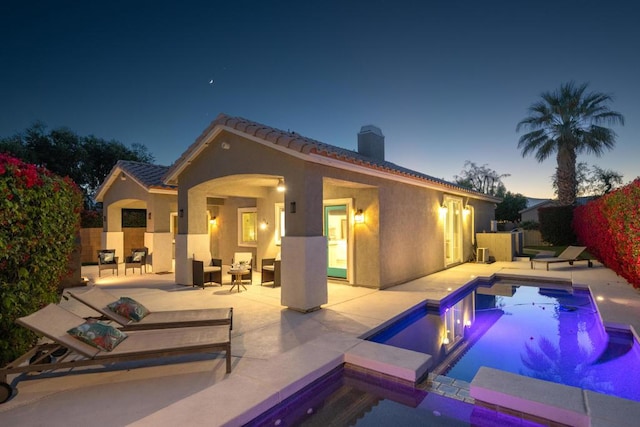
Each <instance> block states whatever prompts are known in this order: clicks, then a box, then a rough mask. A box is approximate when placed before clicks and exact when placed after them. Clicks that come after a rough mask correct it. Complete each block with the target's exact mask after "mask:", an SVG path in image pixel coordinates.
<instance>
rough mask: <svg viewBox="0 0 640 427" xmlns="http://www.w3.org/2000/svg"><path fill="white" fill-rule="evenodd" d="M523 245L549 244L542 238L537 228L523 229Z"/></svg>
mask: <svg viewBox="0 0 640 427" xmlns="http://www.w3.org/2000/svg"><path fill="white" fill-rule="evenodd" d="M523 233H524V246H551V245H550V244H549V243H547V242H545V241H544V240H542V235H541V234H540V231H538V230H523Z"/></svg>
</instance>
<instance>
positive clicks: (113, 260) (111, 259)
mask: <svg viewBox="0 0 640 427" xmlns="http://www.w3.org/2000/svg"><path fill="white" fill-rule="evenodd" d="M102 270H111V271H112V272H113V271H114V270H115V272H116V275H118V257H117V256H116V250H115V249H100V250H99V251H98V277H101V272H102Z"/></svg>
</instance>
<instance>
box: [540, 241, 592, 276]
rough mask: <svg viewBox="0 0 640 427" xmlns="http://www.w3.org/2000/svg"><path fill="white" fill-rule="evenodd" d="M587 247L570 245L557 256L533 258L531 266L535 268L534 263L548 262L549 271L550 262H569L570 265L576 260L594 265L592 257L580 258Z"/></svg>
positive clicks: (590, 265)
mask: <svg viewBox="0 0 640 427" xmlns="http://www.w3.org/2000/svg"><path fill="white" fill-rule="evenodd" d="M585 249H587V247H586V246H569V247H567V249H565V250H564V251H562V253H561V254H560V255H558V256H557V257H549V258H531V268H532V269H533V266H534V263H545V264H547V271H549V264H555V263H558V262H568V263H569V265H573V263H574V262H576V261H587V265H588V266H589V267H593V262H591V260H590V259H582V258H578V257H579V256H580V255H581V254H582V252H584V251H585Z"/></svg>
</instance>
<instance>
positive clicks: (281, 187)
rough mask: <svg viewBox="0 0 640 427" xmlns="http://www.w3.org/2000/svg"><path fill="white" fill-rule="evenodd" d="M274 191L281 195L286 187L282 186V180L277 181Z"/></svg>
mask: <svg viewBox="0 0 640 427" xmlns="http://www.w3.org/2000/svg"><path fill="white" fill-rule="evenodd" d="M276 189H277V190H278V192H280V193H282V192H284V190H286V189H287V187H285V186H284V180H283V179H279V180H278V186H277V187H276Z"/></svg>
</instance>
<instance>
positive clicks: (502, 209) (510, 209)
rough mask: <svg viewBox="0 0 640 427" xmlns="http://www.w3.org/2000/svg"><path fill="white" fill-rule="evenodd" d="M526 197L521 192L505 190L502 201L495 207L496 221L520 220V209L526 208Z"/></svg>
mask: <svg viewBox="0 0 640 427" xmlns="http://www.w3.org/2000/svg"><path fill="white" fill-rule="evenodd" d="M526 207H527V198H526V197H524V196H523V195H522V194H514V193H512V192H510V191H507V192H506V194H505V195H504V196H502V202H501V203H499V204H498V206H497V207H496V213H495V215H496V220H498V221H510V222H519V221H520V211H521V210H523V209H526Z"/></svg>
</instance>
